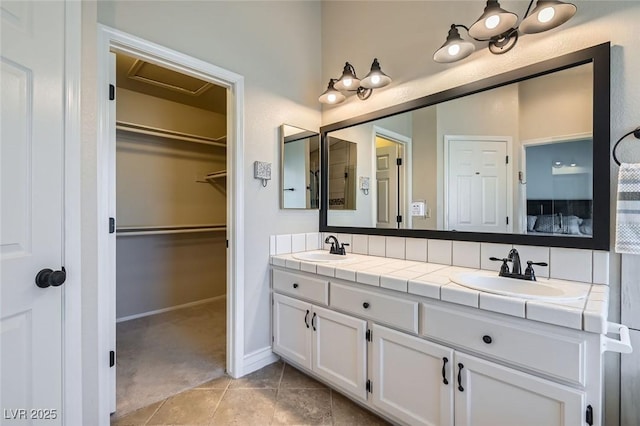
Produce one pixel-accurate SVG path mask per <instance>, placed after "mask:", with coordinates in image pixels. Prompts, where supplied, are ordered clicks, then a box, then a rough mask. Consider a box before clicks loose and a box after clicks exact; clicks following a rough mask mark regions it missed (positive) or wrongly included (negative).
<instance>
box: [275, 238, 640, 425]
mask: <svg viewBox="0 0 640 426" xmlns="http://www.w3.org/2000/svg"><path fill="white" fill-rule="evenodd" d="M512 263H513V262H512ZM271 265H272V298H273V310H272V321H273V327H272V330H273V345H272V349H273V352H275V353H276V354H278V355H280V356H281V357H282V358H283V359H284V360H285V361H287V362H289V363H291V364H292V365H294V366H296V367H298V368H300V369H302V370H304V371H305V372H306V373H308V374H309V375H311V376H313V377H316V378H317V379H319V380H321V381H323V382H325V383H326V384H328V385H329V386H331V387H332V388H334V389H336V390H337V391H339V392H341V393H343V394H345V395H347V396H348V397H349V398H351V399H352V400H354V401H356V402H357V403H359V404H361V405H363V406H364V407H367V408H368V409H370V410H372V411H375V412H376V413H378V414H379V415H382V416H384V417H386V418H387V419H389V420H390V421H391V422H392V423H394V424H405V425H443V426H444V425H450V426H453V425H455V424H477V425H497V424H518V425H525V426H526V425H540V424H544V425H548V426H553V425H558V426H560V425H579V424H582V425H584V424H587V425H602V424H603V423H602V421H603V377H604V367H603V365H604V364H603V353H604V352H606V351H613V352H623V353H625V352H630V351H631V346H630V343H629V335H628V329H627V328H626V327H624V326H622V325H620V324H615V323H611V322H608V320H607V312H608V305H609V288H608V286H606V285H598V284H592V283H579V282H572V281H563V280H556V279H547V278H538V280H537V281H527V280H524V279H514V278H507V277H503V276H498V272H496V271H483V270H477V269H472V268H462V267H458V266H450V265H441V264H434V263H426V262H416V261H408V260H403V259H394V258H386V257H377V256H367V255H360V254H353V253H347V254H345V255H338V254H332V253H329V252H327V251H319V250H316V251H308V252H300V253H293V254H282V255H273V256H271ZM511 269H512V270H511V271H507V270H506V269H505V270H504V271H503V274H507V273H508V274H510V275H514V273H513V269H514V268H513V267H512V268H511ZM515 269H516V270H517V269H518V268H515ZM526 274H529V275H526ZM531 275H534V272H533V271H532V270H528V271H526V273H525V274H522V277H526V278H529V279H531V278H532V277H531ZM518 276H520V275H518ZM608 333H615V334H618V335H619V339H618V338H613V337H608V336H607V334H608ZM523 413H525V414H526V415H524V414H523Z"/></svg>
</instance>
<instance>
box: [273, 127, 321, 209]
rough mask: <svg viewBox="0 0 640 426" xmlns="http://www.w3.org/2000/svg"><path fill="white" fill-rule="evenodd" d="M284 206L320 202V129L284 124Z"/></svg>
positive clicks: (311, 205) (314, 206)
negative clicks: (318, 131) (317, 130)
mask: <svg viewBox="0 0 640 426" xmlns="http://www.w3.org/2000/svg"><path fill="white" fill-rule="evenodd" d="M281 130H282V144H281V145H282V147H281V152H282V169H281V170H282V188H281V189H282V208H283V209H317V208H318V207H319V205H320V194H319V192H320V176H319V175H320V138H319V136H318V134H317V133H315V132H311V131H308V130H304V129H300V128H298V127H294V126H289V125H286V124H284V125H282V129H281Z"/></svg>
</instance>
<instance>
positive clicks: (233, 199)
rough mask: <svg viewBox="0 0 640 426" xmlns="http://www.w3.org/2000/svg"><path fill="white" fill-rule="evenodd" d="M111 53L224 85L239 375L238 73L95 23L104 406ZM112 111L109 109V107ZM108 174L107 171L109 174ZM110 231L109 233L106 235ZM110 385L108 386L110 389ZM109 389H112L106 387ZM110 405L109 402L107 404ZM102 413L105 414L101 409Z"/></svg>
mask: <svg viewBox="0 0 640 426" xmlns="http://www.w3.org/2000/svg"><path fill="white" fill-rule="evenodd" d="M111 52H117V53H125V54H127V55H129V56H134V57H136V58H140V59H144V60H146V61H148V62H151V63H154V64H156V65H160V66H163V67H165V68H169V69H172V70H174V71H177V72H180V73H183V74H187V75H191V76H193V77H197V78H200V79H202V80H206V81H210V82H212V83H215V84H217V85H219V86H222V87H225V88H226V89H227V170H228V171H229V173H228V174H227V188H228V191H227V239H228V243H229V248H228V251H227V348H226V349H227V359H226V371H227V373H228V374H229V375H230V376H232V377H240V376H242V375H243V374H244V285H243V284H244V198H243V195H244V177H243V176H244V77H243V76H242V75H239V74H236V73H234V72H231V71H228V70H226V69H223V68H220V67H218V66H216V65H213V64H211V63H208V62H205V61H202V60H200V59H197V58H194V57H192V56H189V55H186V54H184V53H181V52H178V51H175V50H172V49H169V48H167V47H164V46H161V45H159V44H156V43H153V42H150V41H147V40H144V39H142V38H139V37H136V36H133V35H131V34H127V33H125V32H122V31H119V30H116V29H113V28H110V27H107V26H105V25H102V24H98V54H97V62H98V70H97V73H98V75H97V82H98V87H97V97H98V116H97V125H98V141H97V143H98V152H97V168H98V170H97V176H98V188H97V195H98V197H97V198H98V221H97V223H100V224H104V230H105V232H99V233H98V283H97V284H98V300H105V301H108V303H105V305H106V306H104V307H103V308H102V309H101V310H100V312H98V330H96V332H97V333H98V339H99V343H98V345H99V348H100V354H99V358H100V359H101V360H102V362H101V363H100V367H99V368H100V371H99V373H98V380H99V388H100V389H103V390H104V391H101V392H100V395H99V401H100V406H101V407H105V408H106V407H109V405H110V402H109V401H110V393H108V392H107V391H106V389H110V385H111V384H112V383H111V381H112V372H111V368H110V367H109V362H108V356H109V355H108V354H109V351H110V350H113V349H114V346H115V335H112V333H113V331H112V330H114V327H115V295H116V293H115V291H116V290H115V259H114V258H113V257H114V256H113V253H115V249H112V247H114V244H115V236H114V234H109V233H108V232H106V230H107V224H108V223H109V217H115V209H114V204H115V188H114V187H113V186H114V185H113V183H112V182H115V168H114V167H113V164H115V158H114V157H115V145H114V143H113V142H112V140H113V139H115V138H111V135H115V119H116V118H115V116H114V114H115V112H114V111H115V108H112V107H111V105H110V103H109V100H108V99H109V84H110V78H112V77H111V76H110V75H109V73H110V69H109V63H110V54H111ZM112 110H113V112H112ZM112 175H113V176H112ZM110 235H111V236H112V237H110ZM111 389H112V388H111ZM111 393H113V392H111ZM113 408H115V407H113ZM105 414H108V413H105Z"/></svg>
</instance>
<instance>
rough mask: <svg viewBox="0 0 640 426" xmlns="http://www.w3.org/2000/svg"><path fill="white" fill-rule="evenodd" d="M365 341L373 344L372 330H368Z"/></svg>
mask: <svg viewBox="0 0 640 426" xmlns="http://www.w3.org/2000/svg"><path fill="white" fill-rule="evenodd" d="M365 340H366V341H367V342H373V331H371V329H368V330H367V334H365Z"/></svg>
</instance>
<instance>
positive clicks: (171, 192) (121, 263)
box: [115, 54, 227, 417]
mask: <svg viewBox="0 0 640 426" xmlns="http://www.w3.org/2000/svg"><path fill="white" fill-rule="evenodd" d="M116 64H117V65H116V69H117V74H116V86H117V89H116V100H115V102H116V206H117V209H116V213H117V214H116V318H117V325H116V348H117V363H116V406H117V408H116V413H115V415H116V416H118V417H120V416H122V415H124V414H126V413H130V412H132V411H134V410H136V409H138V408H140V407H145V406H147V405H149V404H151V403H154V402H156V401H160V400H162V399H164V398H167V397H168V396H171V395H174V394H177V393H179V392H181V391H184V390H186V389H190V388H193V387H196V386H198V385H200V384H202V383H205V382H207V381H210V380H213V379H216V378H217V377H220V376H222V375H223V374H224V371H225V359H226V354H225V349H226V335H225V330H226V324H225V321H226V312H225V306H226V301H225V297H226V288H227V284H226V282H227V277H226V264H227V260H226V255H227V253H226V222H227V217H226V212H227V185H226V164H227V160H226V159H227V153H226V136H225V135H226V133H227V132H226V125H227V119H226V89H225V88H222V87H218V86H216V85H214V84H212V83H209V82H206V81H203V80H200V79H197V78H194V77H191V76H188V75H184V74H180V73H177V72H175V71H172V70H168V69H166V68H162V67H160V66H157V65H154V64H152V63H149V62H145V61H143V60H140V59H136V58H133V57H128V56H125V55H121V54H118V55H117V58H116Z"/></svg>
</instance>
